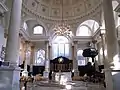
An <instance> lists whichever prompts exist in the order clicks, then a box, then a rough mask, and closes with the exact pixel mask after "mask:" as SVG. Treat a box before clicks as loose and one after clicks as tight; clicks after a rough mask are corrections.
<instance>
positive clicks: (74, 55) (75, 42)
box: [72, 41, 79, 76]
mask: <svg viewBox="0 0 120 90" xmlns="http://www.w3.org/2000/svg"><path fill="white" fill-rule="evenodd" d="M72 52H73V70H74V76H78V75H79V71H78V61H77V41H74V46H72Z"/></svg>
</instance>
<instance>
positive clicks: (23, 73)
mask: <svg viewBox="0 0 120 90" xmlns="http://www.w3.org/2000/svg"><path fill="white" fill-rule="evenodd" d="M29 43H30V42H29V41H25V49H24V50H25V51H24V52H25V53H24V54H25V55H24V71H23V72H22V76H26V77H27V76H28V71H27V65H28V60H29V57H30V55H29V52H28V49H29Z"/></svg>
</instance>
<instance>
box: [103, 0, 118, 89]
mask: <svg viewBox="0 0 120 90" xmlns="http://www.w3.org/2000/svg"><path fill="white" fill-rule="evenodd" d="M103 11H104V19H105V27H106V43H107V56H108V57H107V59H106V62H107V63H106V64H104V65H105V68H106V70H105V81H106V90H120V85H118V83H120V80H117V78H116V77H114V76H119V75H118V74H117V75H114V76H112V74H111V70H110V69H109V68H110V67H111V66H112V67H113V68H114V69H117V68H119V67H120V65H119V59H118V42H117V35H116V30H115V21H114V17H113V8H112V0H103ZM112 64H114V65H112ZM117 66H119V67H117ZM113 79H114V82H113ZM116 80H117V83H116ZM118 81H119V82H118ZM113 84H114V85H113ZM116 86H117V87H116Z"/></svg>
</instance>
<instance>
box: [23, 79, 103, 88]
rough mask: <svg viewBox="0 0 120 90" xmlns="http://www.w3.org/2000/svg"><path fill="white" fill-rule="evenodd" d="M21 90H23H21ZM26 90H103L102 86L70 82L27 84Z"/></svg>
mask: <svg viewBox="0 0 120 90" xmlns="http://www.w3.org/2000/svg"><path fill="white" fill-rule="evenodd" d="M21 90H24V89H23V88H21ZM27 90H105V88H104V86H103V85H100V84H93V83H88V82H82V81H72V82H67V83H66V84H64V85H61V84H59V83H57V82H48V81H39V82H34V83H28V84H27Z"/></svg>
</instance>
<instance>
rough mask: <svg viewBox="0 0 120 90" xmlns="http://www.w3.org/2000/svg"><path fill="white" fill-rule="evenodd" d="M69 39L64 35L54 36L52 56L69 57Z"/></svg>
mask: <svg viewBox="0 0 120 90" xmlns="http://www.w3.org/2000/svg"><path fill="white" fill-rule="evenodd" d="M69 47H70V44H69V39H68V38H67V37H65V36H56V37H54V39H53V41H52V52H53V53H52V54H53V55H52V57H53V58H56V57H58V56H65V57H69V49H70V48H69Z"/></svg>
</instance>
